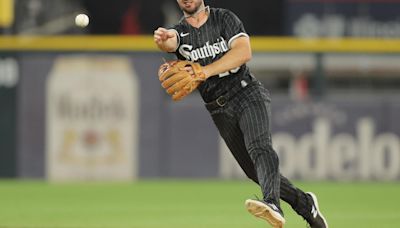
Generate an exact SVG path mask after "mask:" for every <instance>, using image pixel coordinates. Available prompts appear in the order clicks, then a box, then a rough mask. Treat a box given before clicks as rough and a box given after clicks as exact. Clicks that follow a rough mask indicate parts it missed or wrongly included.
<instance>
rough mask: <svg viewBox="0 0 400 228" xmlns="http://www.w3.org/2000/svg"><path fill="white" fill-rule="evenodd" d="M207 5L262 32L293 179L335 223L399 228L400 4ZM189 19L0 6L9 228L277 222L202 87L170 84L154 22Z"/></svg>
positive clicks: (111, 7)
mask: <svg viewBox="0 0 400 228" xmlns="http://www.w3.org/2000/svg"><path fill="white" fill-rule="evenodd" d="M206 3H207V4H210V5H211V6H213V7H223V8H228V9H231V10H232V11H234V12H235V13H236V14H237V15H238V16H239V17H240V18H241V19H242V21H243V23H244V25H245V27H246V29H247V31H248V33H249V34H250V35H251V37H252V38H251V41H252V47H253V59H252V61H251V62H250V63H249V65H250V68H251V69H252V71H253V73H254V75H255V76H256V77H257V78H258V79H260V80H261V81H262V82H263V83H264V85H265V86H266V87H267V88H268V89H269V90H270V91H271V93H272V99H273V106H272V107H273V116H272V121H273V122H272V128H273V143H274V147H275V148H276V150H277V151H278V153H279V156H280V160H281V171H282V172H283V174H285V175H286V176H288V177H289V178H291V179H292V180H294V181H295V182H296V184H298V185H299V186H301V187H302V188H304V190H307V191H308V190H312V191H315V193H317V194H318V196H319V197H320V201H321V202H320V203H321V206H322V210H323V211H324V212H325V214H326V217H327V218H328V220H329V221H330V225H331V227H334V228H335V227H336V228H338V227H340V228H341V227H356V226H358V227H363V228H364V227H400V206H399V205H398V202H400V196H399V194H398V193H399V192H400V185H399V180H400V122H399V121H398V119H399V117H400V1H397V0H348V1H343V0H329V1H328V0H269V1H265V0H264V1H262V0H252V1H251V2H247V4H244V3H243V1H239V0H230V1H222V0H213V1H211V0H210V1H207V0H206ZM79 13H86V14H88V15H89V17H90V24H89V26H88V27H86V28H79V27H77V26H75V24H74V18H75V16H76V15H77V14H79ZM180 15H181V14H180V11H179V10H178V8H177V6H176V2H175V1H173V0H151V1H144V0H116V1H112V2H111V1H106V0H0V35H1V36H0V178H2V179H1V180H0V227H2V228H3V227H7V228H22V227H24V228H33V227H35V228H42V227H44V228H53V227H60V228H77V227H90V228H92V227H93V228H94V227H96V228H97V227H138V228H142V227H185V228H186V227H218V228H219V227H265V223H263V222H262V221H258V220H255V219H253V218H252V217H251V216H250V215H248V214H247V212H246V211H245V209H244V207H243V206H242V205H243V201H244V200H245V199H246V198H248V197H252V196H253V194H259V190H258V188H257V186H255V185H254V184H252V183H251V182H250V181H249V180H247V179H246V178H245V177H244V175H243V173H242V172H241V170H240V169H239V168H238V166H237V165H236V163H235V161H234V160H233V158H232V157H231V155H230V154H229V151H228V150H227V148H226V147H225V145H224V143H223V142H222V141H221V139H220V138H219V136H218V134H217V131H216V129H215V128H214V126H213V125H212V121H211V119H210V118H209V116H208V114H207V113H206V111H205V109H204V107H203V105H202V101H201V99H200V97H199V95H198V94H193V95H191V96H190V97H188V98H187V99H185V100H184V101H182V102H179V103H173V102H172V101H170V99H169V97H168V96H167V95H166V94H165V93H164V91H163V90H161V89H160V85H159V83H158V79H157V77H156V72H157V70H158V66H159V65H160V64H161V63H162V62H163V60H162V59H163V58H165V59H171V58H173V57H172V56H171V55H167V54H163V53H160V52H158V51H157V49H156V47H155V46H154V45H153V42H152V32H153V30H154V29H156V28H157V27H158V26H169V25H172V24H173V23H174V22H176V21H177V20H178V19H179V18H180ZM284 206H285V213H286V218H287V221H288V225H287V227H292V228H294V227H305V223H304V221H302V220H301V219H300V218H299V217H297V216H296V215H294V214H293V212H291V210H289V208H288V207H287V205H286V204H285V205H284Z"/></svg>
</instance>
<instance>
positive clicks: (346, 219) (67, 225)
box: [0, 180, 400, 228]
mask: <svg viewBox="0 0 400 228" xmlns="http://www.w3.org/2000/svg"><path fill="white" fill-rule="evenodd" d="M296 184H298V186H300V187H301V188H303V189H304V190H306V191H309V190H312V191H313V192H315V193H316V194H317V195H318V197H319V201H320V206H321V209H322V211H323V212H324V214H325V216H326V217H327V219H328V220H329V223H330V227H331V228H332V227H333V228H344V227H352V228H353V227H357V228H368V227H371V228H378V227H379V228H381V227H400V206H399V204H400V184H397V183H396V184H393V183H303V182H301V183H296ZM254 194H258V195H259V189H258V187H257V186H256V185H255V184H253V183H252V182H250V181H218V180H216V181H191V180H187V181H171V180H169V181H165V180H164V181H140V182H136V183H74V184H52V183H46V182H42V181H9V180H2V181H0V227H1V228H5V227H7V228H33V227H35V228H83V227H84V228H100V227H104V228H107V227H115V228H128V227H129V228H164V227H165V228H200V227H206V228H214V227H215V228H225V227H226V228H232V227H236V228H239V227H240V228H248V227H249V228H251V227H254V228H257V227H269V226H268V225H267V224H266V223H265V222H264V221H262V220H259V219H256V218H254V217H252V216H251V215H250V214H248V212H247V211H246V209H245V208H244V201H245V199H246V198H252V197H253V195H254ZM283 209H284V211H285V217H286V220H287V226H285V227H287V228H298V227H306V224H305V222H304V221H303V220H302V219H301V218H300V217H299V216H297V215H296V214H294V212H293V211H292V210H291V209H290V207H289V206H288V205H287V204H285V203H284V204H283Z"/></svg>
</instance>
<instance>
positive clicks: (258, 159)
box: [206, 81, 311, 217]
mask: <svg viewBox="0 0 400 228" xmlns="http://www.w3.org/2000/svg"><path fill="white" fill-rule="evenodd" d="M246 84H247V83H245V85H246ZM241 87H242V86H240V85H238V88H233V89H232V90H231V91H230V92H229V94H227V95H226V97H224V99H220V101H219V102H211V103H208V104H206V108H207V109H208V111H209V112H210V114H211V116H212V119H213V121H214V123H215V125H216V126H217V128H218V130H219V132H220V134H221V136H222V138H223V139H224V141H225V143H226V145H227V146H228V148H229V149H230V151H231V152H232V154H233V156H234V157H235V159H236V161H237V162H238V163H239V165H240V167H241V168H242V169H243V171H244V172H245V173H246V175H247V176H248V177H249V178H250V179H252V180H253V181H255V182H256V183H258V184H259V185H260V187H261V190H262V193H263V197H264V201H266V202H271V203H274V204H275V205H277V206H280V203H279V199H280V198H281V199H282V200H284V201H286V202H288V203H289V204H290V205H291V206H292V208H293V209H294V210H295V211H296V212H297V213H298V214H300V215H302V216H303V217H305V216H307V213H308V211H309V208H311V205H309V200H308V198H307V196H306V194H305V193H304V192H303V191H301V190H300V189H298V188H296V187H294V186H293V185H292V184H291V183H290V182H289V180H288V179H287V178H285V177H284V176H282V175H281V174H280V173H279V158H278V156H277V154H276V152H275V151H274V149H273V148H272V140H271V129H270V117H271V109H270V96H269V93H268V90H266V89H265V88H264V87H263V86H262V85H261V83H259V82H258V81H252V82H250V83H248V84H247V86H245V87H244V88H241Z"/></svg>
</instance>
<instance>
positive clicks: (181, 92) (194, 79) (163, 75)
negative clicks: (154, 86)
mask: <svg viewBox="0 0 400 228" xmlns="http://www.w3.org/2000/svg"><path fill="white" fill-rule="evenodd" d="M186 67H191V69H192V70H191V72H190V71H188V70H187V69H186ZM158 78H159V79H160V82H161V86H162V87H163V88H164V89H165V90H166V91H167V93H168V94H169V95H171V96H172V100H174V101H179V100H182V99H183V98H184V97H186V96H187V95H189V94H190V93H192V92H193V91H194V90H195V89H196V88H197V87H198V86H199V85H200V84H201V83H202V82H203V81H205V80H206V76H205V74H204V73H203V71H202V67H201V65H200V64H198V63H194V62H190V61H186V60H174V61H169V62H166V63H164V64H162V65H161V66H160V68H159V70H158Z"/></svg>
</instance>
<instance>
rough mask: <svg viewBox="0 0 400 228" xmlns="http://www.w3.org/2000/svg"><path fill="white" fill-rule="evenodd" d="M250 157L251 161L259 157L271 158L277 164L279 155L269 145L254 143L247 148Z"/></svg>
mask: <svg viewBox="0 0 400 228" xmlns="http://www.w3.org/2000/svg"><path fill="white" fill-rule="evenodd" d="M248 152H249V155H250V158H251V159H252V160H253V162H256V161H257V160H259V159H265V157H267V158H266V159H268V160H272V161H273V162H274V163H276V164H279V157H278V154H277V153H276V152H275V150H274V149H273V148H272V146H270V145H254V146H250V147H249V148H248Z"/></svg>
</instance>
